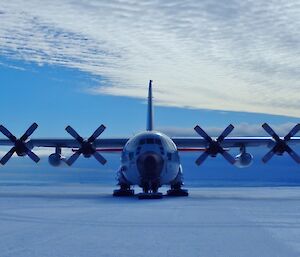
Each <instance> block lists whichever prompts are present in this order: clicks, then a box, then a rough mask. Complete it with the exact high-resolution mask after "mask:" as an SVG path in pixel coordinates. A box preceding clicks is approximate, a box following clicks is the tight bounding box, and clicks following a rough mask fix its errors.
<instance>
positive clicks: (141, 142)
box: [139, 138, 162, 145]
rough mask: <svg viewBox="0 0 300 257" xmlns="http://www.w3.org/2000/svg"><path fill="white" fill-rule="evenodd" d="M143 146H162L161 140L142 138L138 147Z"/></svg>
mask: <svg viewBox="0 0 300 257" xmlns="http://www.w3.org/2000/svg"><path fill="white" fill-rule="evenodd" d="M144 144H149V145H153V144H157V145H162V143H161V140H160V139H159V138H143V139H141V140H140V142H139V145H144Z"/></svg>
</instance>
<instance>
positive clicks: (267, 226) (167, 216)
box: [0, 184, 300, 257]
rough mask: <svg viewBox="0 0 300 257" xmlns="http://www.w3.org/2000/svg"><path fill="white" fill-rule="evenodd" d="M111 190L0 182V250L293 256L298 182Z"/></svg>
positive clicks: (74, 256)
mask: <svg viewBox="0 0 300 257" xmlns="http://www.w3.org/2000/svg"><path fill="white" fill-rule="evenodd" d="M112 190H113V188H112V187H104V186H95V185H80V184H78V185H55V186H53V185H46V186H43V185H40V186H29V185H28V186H26V185H24V186H11V185H10V186H5V185H2V186H1V187H0V256H1V257H19V256H20V257H41V256H43V257H50V256H51V257H54V256H55V257H79V256H85V257H93V256H113V257H117V256H122V257H123V256H126V257H135V256H136V257H141V256H143V257H148V256H172V257H174V256H203V257H210V256H226V257H231V256H232V257H236V256H239V257H241V256H259V257H263V256H274V257H276V256H289V257H291V256H300V188H297V187H281V188H264V187H251V188H191V189H190V190H189V191H190V196H189V197H187V198H164V199H161V200H138V199H137V198H113V197H112V196H111V192H112Z"/></svg>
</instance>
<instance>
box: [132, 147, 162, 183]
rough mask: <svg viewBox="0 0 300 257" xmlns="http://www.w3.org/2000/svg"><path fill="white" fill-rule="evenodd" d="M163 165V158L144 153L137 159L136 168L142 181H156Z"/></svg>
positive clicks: (153, 153)
mask: <svg viewBox="0 0 300 257" xmlns="http://www.w3.org/2000/svg"><path fill="white" fill-rule="evenodd" d="M163 165H164V160H163V158H162V157H161V156H160V155H159V154H157V153H155V152H147V153H144V154H142V155H141V156H140V157H139V158H138V159H137V167H138V170H139V172H140V175H141V177H142V179H143V180H151V181H152V180H158V179H159V177H160V174H161V172H162V169H163Z"/></svg>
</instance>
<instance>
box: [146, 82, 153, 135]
mask: <svg viewBox="0 0 300 257" xmlns="http://www.w3.org/2000/svg"><path fill="white" fill-rule="evenodd" d="M152 99H153V98H152V80H150V81H149V90H148V113H147V130H148V131H151V130H153V105H152Z"/></svg>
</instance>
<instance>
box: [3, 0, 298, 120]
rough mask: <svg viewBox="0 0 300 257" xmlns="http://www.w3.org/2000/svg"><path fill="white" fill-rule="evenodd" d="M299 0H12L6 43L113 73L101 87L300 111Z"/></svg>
mask: <svg viewBox="0 0 300 257" xmlns="http://www.w3.org/2000/svg"><path fill="white" fill-rule="evenodd" d="M299 17H300V4H299V2H298V1H295V0H291V1H284V2H283V1H280V0H271V1H263V0H260V1H237V0H230V1H225V2H221V1H217V0H213V1H208V0H207V1H196V0H189V1H179V0H174V1H158V0H151V1H150V0H144V1H137V0H128V1H122V0H112V1H96V0H91V1H78V0H75V1H74V0H72V1H71V0H59V1H58V0H52V1H50V0H44V1H38V0H30V1H21V0H11V1H2V2H1V3H0V21H1V23H0V53H1V54H2V55H5V56H8V57H10V58H16V59H22V60H26V61H33V62H37V63H39V64H45V63H47V64H54V65H63V66H67V67H71V68H76V69H80V70H82V71H86V72H89V73H91V74H93V75H99V76H102V77H104V78H105V79H106V81H107V83H105V84H102V85H101V87H100V86H99V87H97V88H92V89H90V90H89V91H90V92H92V93H104V94H113V95H124V96H131V97H142V98H144V97H145V93H146V90H145V84H146V83H147V81H148V79H150V78H152V79H153V80H154V83H155V99H156V101H157V103H158V104H161V105H167V106H180V107H189V108H205V109H214V110H232V111H246V112H258V113H270V114H280V115H288V116H295V117H300V112H299V108H300V94H299V89H300V82H299V81H300V75H299V70H300V57H299V56H300V42H299V41H300V18H299Z"/></svg>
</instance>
